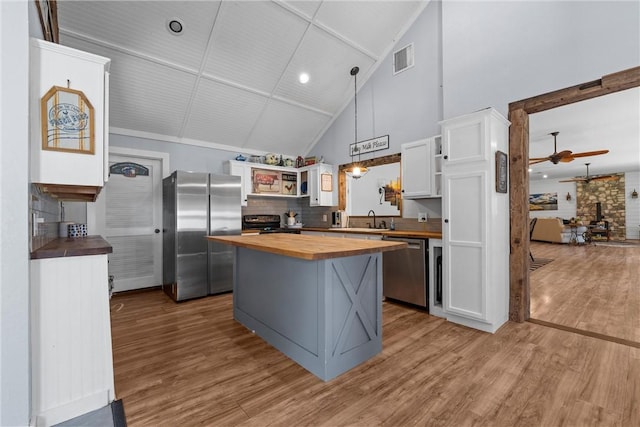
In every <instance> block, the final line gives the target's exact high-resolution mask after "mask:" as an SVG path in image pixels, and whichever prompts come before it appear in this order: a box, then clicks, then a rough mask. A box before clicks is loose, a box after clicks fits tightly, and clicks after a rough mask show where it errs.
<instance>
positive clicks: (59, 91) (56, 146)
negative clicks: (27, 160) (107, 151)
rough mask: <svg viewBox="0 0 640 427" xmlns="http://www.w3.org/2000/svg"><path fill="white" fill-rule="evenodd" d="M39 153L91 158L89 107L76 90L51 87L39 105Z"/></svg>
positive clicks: (90, 116) (85, 98) (87, 101)
mask: <svg viewBox="0 0 640 427" xmlns="http://www.w3.org/2000/svg"><path fill="white" fill-rule="evenodd" d="M40 107H41V121H42V149H43V150H55V151H68V152H72V153H82V154H94V150H95V140H94V137H95V135H94V128H95V123H94V122H95V119H94V113H93V106H92V105H91V103H90V102H89V100H88V99H87V97H86V96H85V95H84V93H82V92H81V91H79V90H75V89H69V88H65V87H61V86H53V87H52V88H51V89H49V91H48V92H47V93H46V94H45V95H44V96H43V97H42V99H41V101H40Z"/></svg>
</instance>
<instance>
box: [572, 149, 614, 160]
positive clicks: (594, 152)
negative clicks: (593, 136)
mask: <svg viewBox="0 0 640 427" xmlns="http://www.w3.org/2000/svg"><path fill="white" fill-rule="evenodd" d="M608 152H609V150H596V151H585V152H584V153H573V154H572V156H571V157H574V158H575V157H589V156H599V155H601V154H607V153H608Z"/></svg>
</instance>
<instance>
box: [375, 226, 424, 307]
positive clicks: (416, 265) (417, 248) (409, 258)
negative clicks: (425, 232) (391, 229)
mask: <svg viewBox="0 0 640 427" xmlns="http://www.w3.org/2000/svg"><path fill="white" fill-rule="evenodd" d="M383 240H390V241H394V242H406V243H407V245H408V247H407V248H406V249H401V250H397V251H389V252H384V253H383V255H382V278H383V280H382V294H383V295H384V296H385V297H387V298H392V299H394V300H398V301H403V302H408V303H411V304H415V305H419V306H420V307H425V308H427V307H428V306H429V301H428V299H427V295H428V294H427V288H428V287H427V285H428V284H427V280H428V274H427V268H428V267H427V265H429V263H428V256H429V245H428V244H427V240H425V239H410V238H403V237H388V236H384V237H383Z"/></svg>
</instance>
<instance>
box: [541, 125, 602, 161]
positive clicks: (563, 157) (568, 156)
mask: <svg viewBox="0 0 640 427" xmlns="http://www.w3.org/2000/svg"><path fill="white" fill-rule="evenodd" d="M559 133H560V132H551V133H550V134H549V135H553V154H552V155H550V156H548V157H534V158H532V159H529V164H530V165H534V164H536V163H542V162H546V161H547V160H548V161H550V162H551V163H553V164H554V165H557V164H558V163H559V162H571V161H573V159H575V158H577V157H589V156H599V155H600V154H607V153H608V152H609V150H597V151H585V152H583V153H572V152H571V151H570V150H564V151H561V152H559V153H558V148H557V144H556V136H558V134H559Z"/></svg>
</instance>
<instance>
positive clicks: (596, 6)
mask: <svg viewBox="0 0 640 427" xmlns="http://www.w3.org/2000/svg"><path fill="white" fill-rule="evenodd" d="M442 8H443V10H442V16H443V24H442V27H443V35H442V40H443V48H442V51H443V63H442V67H443V76H444V82H443V85H444V98H443V99H444V117H445V118H450V117H455V116H458V115H461V114H466V113H469V112H472V111H476V110H479V109H482V108H485V107H494V108H496V109H497V110H498V111H500V112H501V113H502V114H504V115H505V117H506V114H507V112H508V104H509V103H510V102H513V101H518V100H520V99H524V98H528V97H531V96H536V95H540V94H543V93H546V92H550V91H553V90H557V89H562V88H565V87H569V86H573V85H576V84H580V83H584V82H588V81H591V80H595V79H598V78H600V77H601V76H603V75H605V74H609V73H612V72H616V71H621V70H624V69H627V68H631V67H635V66H638V65H639V64H640V2H638V1H547V2H545V1H521V0H519V1H500V2H488V1H475V2H472V1H467V2H464V1H444V2H443V4H442Z"/></svg>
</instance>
